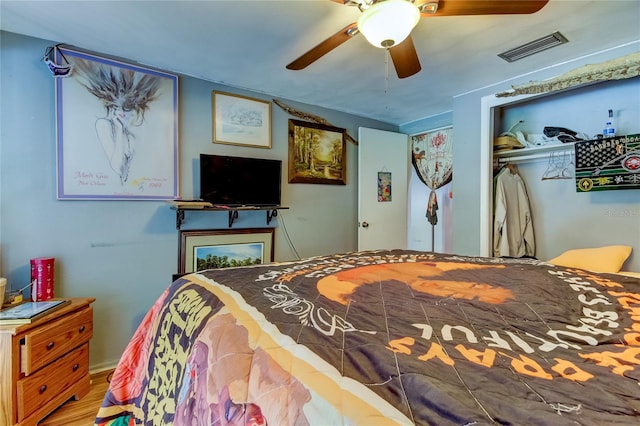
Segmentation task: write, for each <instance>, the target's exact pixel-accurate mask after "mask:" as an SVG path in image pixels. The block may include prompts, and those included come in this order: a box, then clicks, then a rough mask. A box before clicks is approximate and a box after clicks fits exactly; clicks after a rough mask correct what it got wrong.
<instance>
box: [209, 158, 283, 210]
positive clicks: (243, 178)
mask: <svg viewBox="0 0 640 426" xmlns="http://www.w3.org/2000/svg"><path fill="white" fill-rule="evenodd" d="M281 176H282V161H281V160H268V159H263V158H245V157H230V156H224V155H212V154H200V198H201V199H203V200H204V201H208V202H210V203H211V204H213V205H224V206H230V207H231V206H235V207H237V206H279V205H280V186H281Z"/></svg>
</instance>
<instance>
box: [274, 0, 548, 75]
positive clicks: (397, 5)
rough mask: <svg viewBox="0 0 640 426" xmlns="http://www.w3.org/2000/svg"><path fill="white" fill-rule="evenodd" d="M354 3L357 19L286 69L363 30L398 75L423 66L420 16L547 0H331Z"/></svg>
mask: <svg viewBox="0 0 640 426" xmlns="http://www.w3.org/2000/svg"><path fill="white" fill-rule="evenodd" d="M331 1H334V2H336V3H340V4H344V5H347V6H355V7H357V8H358V9H360V11H361V12H362V15H361V16H360V18H359V19H358V21H357V22H354V23H352V24H349V25H347V26H346V27H344V28H343V29H341V30H340V31H338V32H337V33H335V34H334V35H332V36H331V37H329V38H327V39H326V40H324V41H323V42H321V43H320V44H318V45H316V46H314V47H313V48H311V50H309V51H308V52H306V53H304V54H303V55H302V56H300V57H299V58H297V59H295V60H294V61H293V62H291V63H290V64H289V65H287V69H290V70H301V69H304V68H306V67H307V66H309V65H311V64H312V63H313V62H315V61H317V60H318V59H320V58H321V57H323V56H324V55H326V54H327V53H329V52H330V51H332V50H333V49H335V48H336V47H338V46H340V45H341V44H342V43H344V42H346V41H347V40H349V39H350V38H351V37H353V36H355V35H357V34H359V33H362V34H363V35H364V36H365V38H366V39H367V41H369V43H371V44H373V45H374V46H376V47H380V48H386V49H389V54H390V56H391V60H392V61H393V65H394V67H395V69H396V73H397V74H398V77H399V78H406V77H410V76H412V75H414V74H416V73H417V72H419V71H420V70H421V69H422V66H421V65H420V60H419V59H418V54H417V52H416V48H415V46H414V44H413V40H412V38H411V31H412V30H413V28H414V27H415V26H416V25H417V23H418V21H419V20H420V18H426V17H430V16H460V15H505V14H529V13H535V12H537V11H539V10H540V9H542V7H544V5H546V4H547V2H548V1H549V0H515V1H505V0H331Z"/></svg>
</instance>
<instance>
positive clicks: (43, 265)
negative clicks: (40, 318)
mask: <svg viewBox="0 0 640 426" xmlns="http://www.w3.org/2000/svg"><path fill="white" fill-rule="evenodd" d="M54 263H55V259H54V258H53V257H39V258H36V259H31V300H33V301H34V302H40V301H43V300H49V299H53V297H54V295H53V286H54V282H53V275H54Z"/></svg>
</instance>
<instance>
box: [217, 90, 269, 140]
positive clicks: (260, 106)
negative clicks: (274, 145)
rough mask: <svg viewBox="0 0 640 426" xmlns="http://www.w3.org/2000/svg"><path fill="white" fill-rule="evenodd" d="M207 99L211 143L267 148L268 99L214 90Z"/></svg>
mask: <svg viewBox="0 0 640 426" xmlns="http://www.w3.org/2000/svg"><path fill="white" fill-rule="evenodd" d="M211 102H212V105H211V106H212V111H213V142H214V143H223V144H229V145H242V146H251V147H254V148H271V102H267V101H261V100H259V99H253V98H248V97H246V96H240V95H234V94H231V93H224V92H216V91H214V92H213V93H212V97H211Z"/></svg>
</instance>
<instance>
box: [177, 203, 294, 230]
mask: <svg viewBox="0 0 640 426" xmlns="http://www.w3.org/2000/svg"><path fill="white" fill-rule="evenodd" d="M171 208H172V209H174V210H175V211H176V229H178V230H179V229H180V227H181V226H182V224H183V223H184V220H185V212H187V211H199V212H222V211H226V212H228V213H229V228H231V227H232V226H233V223H234V222H235V221H236V219H238V216H239V213H238V212H240V211H265V212H266V215H267V225H269V224H270V223H271V221H272V220H273V218H275V217H276V216H278V210H287V209H289V207H282V206H278V207H274V206H267V207H262V206H241V207H222V206H213V207H188V206H177V207H176V206H172V207H171Z"/></svg>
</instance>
